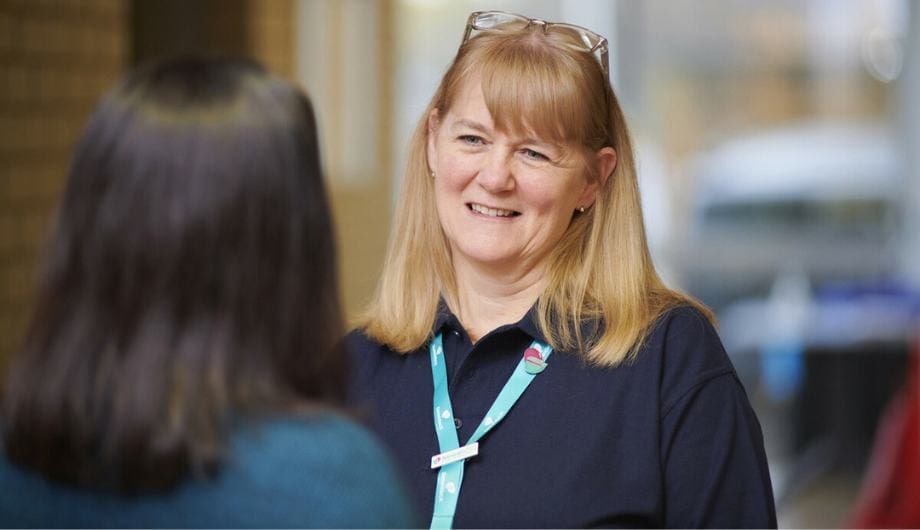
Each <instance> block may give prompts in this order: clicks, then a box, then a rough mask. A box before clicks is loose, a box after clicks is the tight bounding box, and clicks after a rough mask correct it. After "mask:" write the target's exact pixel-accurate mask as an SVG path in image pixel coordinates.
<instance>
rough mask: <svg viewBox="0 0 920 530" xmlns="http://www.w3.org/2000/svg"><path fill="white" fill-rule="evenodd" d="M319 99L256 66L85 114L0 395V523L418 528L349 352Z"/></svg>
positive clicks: (216, 70)
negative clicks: (356, 398) (349, 394)
mask: <svg viewBox="0 0 920 530" xmlns="http://www.w3.org/2000/svg"><path fill="white" fill-rule="evenodd" d="M317 144H318V139H317V132H316V126H315V120H314V115H313V111H312V108H311V105H310V102H309V100H308V99H307V98H306V96H305V95H304V94H303V93H302V92H301V91H300V90H298V89H297V88H295V87H294V86H293V85H291V84H290V83H287V82H285V81H283V80H281V79H279V78H277V77H274V76H272V75H270V74H268V73H267V72H265V71H264V70H263V69H262V68H261V67H260V66H258V65H256V64H255V63H253V62H250V61H246V60H234V59H198V58H184V59H177V60H173V61H168V62H163V63H158V64H154V65H151V66H147V67H144V68H141V69H139V70H137V71H135V72H133V73H132V74H131V75H129V76H128V77H127V78H126V79H125V80H124V81H123V82H122V83H121V84H120V85H118V86H117V87H116V88H115V89H114V90H113V91H112V92H110V93H109V94H108V95H107V96H106V97H105V98H104V99H103V100H102V102H101V103H100V105H99V106H98V108H97V109H96V111H95V113H94V114H93V116H92V118H91V120H90V122H89V125H88V127H87V129H86V131H85V133H84V135H83V137H82V139H81V141H80V143H79V145H78V147H77V150H76V154H75V157H74V160H73V163H72V165H71V168H70V174H69V177H68V182H67V187H66V191H65V193H64V196H63V200H62V203H61V205H60V210H59V214H58V219H57V225H56V230H55V233H54V236H53V238H52V241H51V245H50V248H49V251H48V256H47V265H46V268H45V270H44V271H43V276H42V279H41V283H40V286H39V290H38V299H37V303H36V307H35V314H34V316H33V318H32V320H31V326H30V328H29V331H28V334H27V338H26V340H25V343H24V347H23V348H22V351H21V352H20V355H19V356H18V357H17V358H15V359H14V362H13V365H12V368H11V371H10V373H9V374H8V379H7V382H6V387H5V395H4V401H3V408H2V411H3V413H2V443H3V447H2V449H3V457H2V458H0V490H2V491H3V494H2V495H0V526H17V527H30V526H42V527H55V526H66V527H84V526H89V527H135V526H142V527H175V526H179V527H202V526H203V527H251V526H258V527H289V526H294V527H308V526H320V527H375V526H397V527H401V526H408V525H411V524H412V523H413V518H412V516H411V514H410V512H409V508H408V503H407V501H406V500H405V497H404V496H403V491H402V488H401V485H400V483H399V482H398V480H397V479H396V476H395V472H394V471H393V468H392V466H391V464H390V462H389V460H388V458H387V456H386V455H385V454H384V453H383V451H382V450H381V449H380V448H379V446H378V445H377V443H376V441H375V440H374V439H373V438H372V436H371V435H370V434H368V433H367V432H366V431H365V430H364V429H363V428H361V427H359V426H357V425H356V424H354V423H353V422H351V421H350V420H348V419H346V418H345V417H344V416H343V415H341V414H340V413H338V412H336V408H337V406H338V405H340V404H341V403H342V400H343V395H344V388H345V376H346V365H345V362H346V361H345V356H344V353H343V351H342V348H341V337H342V333H343V324H342V321H341V318H342V317H341V312H340V304H339V299H338V294H337V291H336V289H337V280H336V264H335V249H334V244H333V237H332V226H331V221H330V214H329V206H328V202H327V198H326V193H325V189H324V184H323V177H322V172H321V169H320V161H319V153H318V147H317Z"/></svg>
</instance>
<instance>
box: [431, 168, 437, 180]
mask: <svg viewBox="0 0 920 530" xmlns="http://www.w3.org/2000/svg"><path fill="white" fill-rule="evenodd" d="M431 178H433V179H434V178H438V176H437V175H436V174H435V172H434V170H432V171H431Z"/></svg>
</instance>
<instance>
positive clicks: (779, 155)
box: [674, 123, 903, 313]
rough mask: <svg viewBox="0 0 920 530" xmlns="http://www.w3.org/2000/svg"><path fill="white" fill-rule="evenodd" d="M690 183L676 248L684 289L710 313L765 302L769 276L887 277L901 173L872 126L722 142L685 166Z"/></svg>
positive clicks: (805, 129)
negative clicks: (686, 218) (743, 302)
mask: <svg viewBox="0 0 920 530" xmlns="http://www.w3.org/2000/svg"><path fill="white" fill-rule="evenodd" d="M690 171H691V176H692V177H693V179H694V180H695V182H697V184H698V186H697V188H696V189H697V190H698V191H697V193H696V195H695V197H694V199H693V200H692V205H691V220H690V224H689V228H688V233H687V235H686V237H685V238H683V240H682V244H681V245H680V247H679V248H676V249H675V250H676V254H677V255H676V257H675V259H674V261H675V265H676V267H677V269H678V271H679V274H680V279H681V284H682V286H683V288H684V289H686V290H687V291H689V292H690V293H692V294H694V295H696V296H697V297H699V298H700V299H702V300H703V301H704V302H705V303H707V304H709V305H710V306H711V307H713V308H714V309H715V310H716V312H717V313H718V312H720V310H721V309H722V308H724V307H725V306H726V305H728V304H730V303H731V302H733V301H736V300H739V299H743V298H749V297H755V298H762V297H767V296H768V295H769V293H770V292H771V289H772V287H773V285H774V284H775V283H776V281H777V278H778V277H779V276H780V275H781V274H783V273H788V272H789V271H794V274H796V275H798V274H803V275H804V276H805V279H806V281H807V283H808V284H809V285H812V286H820V285H823V284H825V283H827V282H852V281H866V280H875V279H882V278H886V277H888V276H890V275H891V274H893V273H894V272H895V267H896V265H897V258H896V244H897V236H898V234H897V229H898V218H899V214H898V209H899V207H900V206H899V205H900V202H899V194H901V193H902V189H903V187H902V171H901V164H900V163H899V157H898V154H897V151H896V149H895V145H894V142H893V139H892V137H891V135H890V132H889V131H888V130H886V129H885V128H884V127H883V126H881V125H878V124H872V123H802V124H798V125H795V126H792V127H786V128H783V129H779V130H775V131H770V132H764V133H759V134H756V135H752V136H749V137H746V138H739V139H735V140H731V141H729V142H726V143H724V144H722V145H720V146H718V147H717V148H715V149H713V150H712V151H710V152H708V153H705V154H703V155H701V156H699V157H698V158H697V159H696V160H694V162H693V163H692V164H691V166H690Z"/></svg>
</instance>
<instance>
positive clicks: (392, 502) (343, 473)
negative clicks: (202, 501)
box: [228, 413, 414, 527]
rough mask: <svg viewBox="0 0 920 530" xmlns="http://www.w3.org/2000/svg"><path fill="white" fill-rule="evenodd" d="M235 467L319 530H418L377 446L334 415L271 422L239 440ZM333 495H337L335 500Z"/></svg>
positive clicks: (252, 428)
mask: <svg viewBox="0 0 920 530" xmlns="http://www.w3.org/2000/svg"><path fill="white" fill-rule="evenodd" d="M232 445H233V448H232V458H233V462H232V463H230V462H228V467H229V468H234V467H235V468H236V469H237V470H238V471H241V472H242V474H243V476H247V477H249V478H250V479H252V480H253V481H254V482H255V483H257V484H264V485H265V486H266V487H267V488H269V489H270V490H271V491H272V495H273V498H274V499H275V500H276V502H278V503H279V504H285V503H289V502H290V503H294V504H296V507H294V506H291V507H290V508H291V510H293V512H292V513H297V514H299V515H302V516H303V517H304V518H303V519H300V520H301V521H311V525H312V524H313V523H317V524H315V526H342V524H343V523H345V524H346V525H347V526H353V527H368V526H406V525H409V524H411V523H413V522H414V521H413V519H412V517H411V511H410V507H409V502H408V500H407V499H406V496H405V491H404V489H403V485H402V482H401V481H400V479H399V477H398V474H397V471H396V469H395V467H394V465H393V463H392V461H391V459H390V456H389V455H388V454H387V453H386V452H385V451H384V450H383V448H382V447H381V445H380V444H379V442H378V441H377V439H376V438H375V437H374V436H373V435H372V434H371V433H370V432H369V431H367V430H366V429H365V428H364V427H361V426H360V425H358V424H357V423H355V422H353V421H351V420H349V419H347V418H345V417H344V416H340V415H338V414H333V413H321V414H318V415H316V416H314V417H308V418H291V419H283V420H274V421H267V422H264V423H261V424H259V425H255V426H249V427H246V428H243V429H241V430H240V431H239V432H237V434H236V435H235V436H234V437H233V441H232ZM333 492H334V494H333Z"/></svg>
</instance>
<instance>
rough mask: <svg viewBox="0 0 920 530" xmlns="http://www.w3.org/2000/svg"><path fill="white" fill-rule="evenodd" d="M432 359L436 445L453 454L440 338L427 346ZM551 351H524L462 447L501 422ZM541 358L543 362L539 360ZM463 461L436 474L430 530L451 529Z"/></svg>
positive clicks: (545, 348)
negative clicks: (537, 364)
mask: <svg viewBox="0 0 920 530" xmlns="http://www.w3.org/2000/svg"><path fill="white" fill-rule="evenodd" d="M530 350H536V352H538V353H539V356H538V359H537V363H540V367H539V368H538V369H536V370H534V369H532V366H533V365H532V364H531V368H528V363H529V362H530V363H532V362H533V353H534V352H531V351H530ZM428 351H429V355H430V356H431V375H432V378H433V380H434V428H435V431H436V432H437V433H438V445H439V446H440V450H441V454H442V455H443V454H444V453H446V452H448V451H453V450H455V449H458V448H459V447H460V440H459V439H458V438H457V429H456V427H455V426H454V411H453V407H451V404H450V394H449V393H448V391H447V368H446V367H445V366H444V346H443V342H442V340H441V335H440V334H438V336H437V337H435V338H434V340H433V341H431V345H430V346H429V347H428ZM552 352H553V349H552V348H550V347H549V346H547V345H545V344H542V343H541V342H539V341H534V342H533V343H532V344H531V345H530V348H528V349H527V350H525V355H524V356H523V357H522V358H521V362H519V363H518V365H517V367H516V368H515V369H514V373H512V374H511V377H509V378H508V382H506V383H505V386H504V388H502V390H501V392H500V393H499V394H498V397H497V398H495V402H493V403H492V406H491V407H490V408H489V411H488V412H487V413H486V415H485V417H484V418H483V419H482V422H480V424H479V427H477V428H476V431H475V432H474V433H473V436H471V437H470V440H469V441H468V442H467V445H466V446H465V447H469V446H470V445H471V444H474V443H476V442H478V441H479V439H480V438H482V437H483V436H485V434H486V433H487V432H489V431H490V430H492V428H494V427H495V426H496V425H498V422H500V421H501V420H502V419H503V418H504V417H505V415H506V414H508V411H509V410H511V407H513V406H514V404H515V403H516V402H517V400H518V398H520V397H521V394H523V393H524V390H526V389H527V385H529V384H530V382H531V381H533V378H534V377H536V374H537V373H539V372H540V371H541V370H542V368H543V366H545V364H542V363H543V361H545V360H546V359H548V358H549V356H550V354H551V353H552ZM539 357H542V361H541V360H540V359H539ZM464 463H465V460H458V461H455V462H451V463H449V464H445V465H443V466H441V469H440V470H439V471H438V481H437V485H436V486H435V495H434V514H433V515H432V517H431V528H432V529H446V528H451V527H452V526H453V522H454V513H455V512H456V511H457V499H458V498H459V497H460V485H461V484H462V483H463V467H464Z"/></svg>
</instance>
